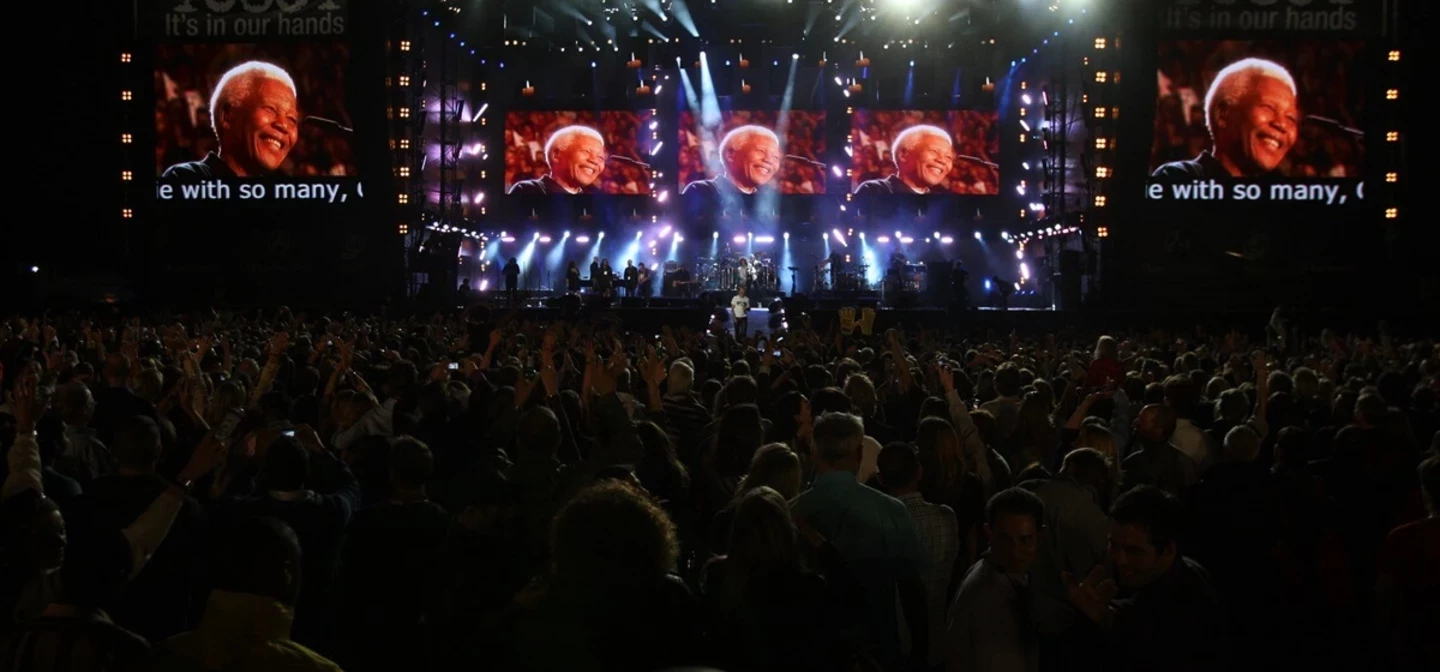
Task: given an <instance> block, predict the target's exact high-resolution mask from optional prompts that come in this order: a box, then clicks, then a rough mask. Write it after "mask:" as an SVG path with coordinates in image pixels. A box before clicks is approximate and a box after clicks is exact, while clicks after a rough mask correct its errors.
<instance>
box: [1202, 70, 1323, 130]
mask: <svg viewBox="0 0 1440 672" xmlns="http://www.w3.org/2000/svg"><path fill="white" fill-rule="evenodd" d="M1261 77H1271V78H1274V79H1277V80H1280V81H1281V82H1283V83H1284V84H1285V86H1287V87H1290V94H1291V95H1299V93H1300V92H1299V89H1297V88H1296V87H1295V78H1294V77H1291V76H1290V71H1289V70H1286V69H1285V66H1283V65H1280V64H1279V63H1276V62H1274V61H1267V60H1265V59H1263V58H1244V59H1240V60H1238V61H1235V62H1234V63H1231V64H1230V65H1227V66H1225V68H1224V69H1223V70H1221V71H1220V72H1218V73H1216V74H1215V80H1214V81H1212V82H1210V90H1209V91H1207V92H1206V93H1205V129H1206V130H1208V131H1209V132H1210V137H1211V138H1214V137H1215V114H1216V112H1217V111H1218V110H1217V109H1216V105H1217V104H1219V103H1223V104H1225V105H1227V106H1228V105H1234V104H1235V103H1236V102H1238V101H1239V100H1240V96H1241V94H1242V92H1243V91H1244V90H1245V89H1247V88H1249V87H1250V85H1251V83H1252V82H1254V81H1255V80H1256V79H1259V78H1261Z"/></svg>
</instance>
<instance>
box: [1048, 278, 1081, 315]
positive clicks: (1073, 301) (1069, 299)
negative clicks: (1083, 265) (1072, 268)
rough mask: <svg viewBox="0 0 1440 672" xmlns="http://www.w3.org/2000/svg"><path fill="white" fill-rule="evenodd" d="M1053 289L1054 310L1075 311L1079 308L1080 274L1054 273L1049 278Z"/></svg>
mask: <svg viewBox="0 0 1440 672" xmlns="http://www.w3.org/2000/svg"><path fill="white" fill-rule="evenodd" d="M1050 281H1051V283H1052V284H1051V286H1052V287H1053V288H1054V290H1055V310H1059V311H1064V312H1075V311H1078V310H1080V274H1079V273H1069V274H1066V273H1056V274H1055V275H1053V276H1051V278H1050Z"/></svg>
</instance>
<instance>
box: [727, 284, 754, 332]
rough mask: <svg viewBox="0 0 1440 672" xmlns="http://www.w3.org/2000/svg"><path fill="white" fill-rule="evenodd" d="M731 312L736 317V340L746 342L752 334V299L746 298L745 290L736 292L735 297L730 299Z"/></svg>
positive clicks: (741, 289) (740, 289) (742, 288)
mask: <svg viewBox="0 0 1440 672" xmlns="http://www.w3.org/2000/svg"><path fill="white" fill-rule="evenodd" d="M730 312H731V314H732V315H733V316H734V317H735V338H736V340H741V341H743V340H745V338H746V336H747V334H749V332H750V298H749V297H747V296H745V288H744V287H741V288H739V289H737V290H735V297H734V298H732V299H730Z"/></svg>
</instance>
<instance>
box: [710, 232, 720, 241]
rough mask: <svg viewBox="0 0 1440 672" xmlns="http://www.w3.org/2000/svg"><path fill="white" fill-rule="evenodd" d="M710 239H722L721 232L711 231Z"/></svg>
mask: <svg viewBox="0 0 1440 672" xmlns="http://www.w3.org/2000/svg"><path fill="white" fill-rule="evenodd" d="M710 239H711V240H720V232H719V231H715V232H714V233H711V234H710Z"/></svg>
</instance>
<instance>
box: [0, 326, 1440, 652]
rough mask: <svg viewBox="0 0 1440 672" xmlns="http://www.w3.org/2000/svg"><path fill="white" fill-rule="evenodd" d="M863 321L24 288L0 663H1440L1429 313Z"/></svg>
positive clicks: (6, 420) (3, 372) (0, 413)
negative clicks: (718, 322)
mask: <svg viewBox="0 0 1440 672" xmlns="http://www.w3.org/2000/svg"><path fill="white" fill-rule="evenodd" d="M843 317H844V318H845V319H843V320H838V321H836V322H835V323H834V324H830V325H823V324H812V323H811V320H810V318H808V317H803V316H796V317H795V318H793V319H792V320H791V328H790V329H788V330H785V331H781V332H776V333H774V334H772V335H770V336H768V337H763V338H745V339H740V340H737V339H736V338H735V337H734V336H733V335H731V334H730V333H728V332H727V331H726V330H724V329H716V330H713V331H711V332H699V331H690V330H687V329H679V328H676V329H666V330H665V331H664V332H663V333H661V334H638V333H632V332H629V331H627V330H626V329H625V327H624V325H622V324H619V323H617V322H614V321H607V320H596V321H589V322H586V323H583V324H580V323H576V324H565V323H551V324H545V323H540V322H536V321H532V320H528V319H526V318H525V317H524V316H523V315H522V314H520V313H509V314H504V315H501V314H498V313H495V314H492V313H490V312H489V311H488V310H487V309H485V308H483V307H477V308H473V309H471V310H470V311H468V312H466V313H465V314H463V315H437V316H433V317H411V318H394V317H389V318H387V317H355V316H350V315H337V316H331V317H321V316H315V315H305V314H297V313H294V312H292V311H290V310H288V309H280V310H278V311H274V312H268V311H267V312H263V313H251V314H243V315H242V314H238V313H218V312H214V311H208V312H198V313H193V314H183V315H167V316H148V317H133V318H132V317H125V318H121V317H117V316H114V315H109V316H105V317H103V318H102V317H95V316H84V315H78V314H65V315H49V316H45V317H38V318H23V319H22V318H11V319H9V320H7V321H6V322H4V323H3V325H0V365H3V369H0V376H3V386H4V390H5V398H4V404H3V406H0V443H3V448H4V454H5V464H6V468H5V469H6V470H5V479H4V486H3V525H4V531H3V537H0V538H3V549H0V562H3V564H0V567H3V571H0V592H3V595H4V600H3V601H0V604H3V605H5V606H6V607H7V609H6V611H5V614H4V616H5V627H4V629H3V632H0V669H14V670H34V671H36V672H52V671H66V672H69V671H72V670H227V671H228V670H274V669H285V670H336V669H341V668H342V667H343V668H344V669H347V670H352V671H354V670H361V671H363V670H428V669H437V670H438V669H493V670H517V671H521V672H524V671H527V670H567V671H579V670H663V669H677V670H678V669H709V670H722V671H726V672H739V671H745V670H785V671H794V670H817V671H827V672H829V671H841V670H844V671H847V672H848V671H850V670H927V671H929V670H948V671H950V672H966V671H970V670H994V671H1002V670H1016V671H1034V670H1089V669H1097V670H1099V669H1104V670H1159V669H1170V670H1220V669H1274V668H1277V667H1278V668H1281V669H1339V668H1347V669H1367V670H1383V669H1404V670H1412V669H1413V670H1420V669H1431V670H1433V669H1436V666H1437V662H1440V657H1437V644H1436V642H1437V640H1436V638H1435V637H1434V634H1435V633H1436V632H1440V628H1437V625H1440V623H1437V611H1440V609H1437V608H1436V605H1437V604H1440V600H1437V595H1440V548H1437V547H1440V518H1437V517H1436V513H1437V512H1436V504H1437V501H1436V497H1437V496H1440V480H1437V479H1440V467H1437V463H1440V456H1437V452H1440V445H1437V444H1440V434H1437V429H1440V413H1437V406H1436V394H1437V391H1440V350H1437V347H1436V343H1435V342H1434V341H1431V340H1405V339H1400V338H1397V337H1392V336H1391V334H1390V333H1389V330H1388V329H1385V328H1384V327H1383V325H1382V327H1381V329H1380V330H1379V332H1378V333H1377V334H1372V335H1369V336H1365V335H1361V336H1358V337H1357V336H1341V335H1337V334H1333V333H1331V332H1329V331H1328V330H1327V331H1323V332H1317V333H1319V336H1318V337H1310V338H1301V337H1299V336H1298V335H1297V334H1296V333H1295V332H1294V331H1293V330H1290V329H1287V328H1286V326H1285V325H1284V324H1283V323H1279V322H1277V323H1276V324H1275V325H1273V328H1271V329H1269V331H1268V334H1267V336H1266V337H1265V338H1263V339H1262V338H1254V339H1252V338H1249V337H1247V336H1246V335H1245V334H1242V333H1240V332H1230V333H1228V334H1223V335H1218V334H1217V335H1209V334H1205V333H1199V332H1196V333H1184V334H1174V333H1162V332H1158V331H1157V332H1144V333H1141V332H1135V333H1122V332H1112V333H1111V334H1110V335H1100V334H1093V333H1092V334H1086V333H1080V332H1078V331H1076V330H1073V329H1072V330H1069V331H1066V332H1062V333H1057V334H1022V333H1011V334H1009V335H1008V336H1002V335H996V334H983V335H982V334H964V333H960V332H958V331H952V332H940V331H922V332H918V333H907V332H905V331H902V330H897V329H891V330H886V331H884V332H878V331H876V330H875V329H874V328H873V325H874V322H873V321H874V319H875V316H874V314H873V313H865V314H862V315H860V316H859V317H858V318H857V317H856V316H855V315H854V314H853V313H848V314H846V315H844V316H843ZM1427 633H1428V634H1427Z"/></svg>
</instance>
